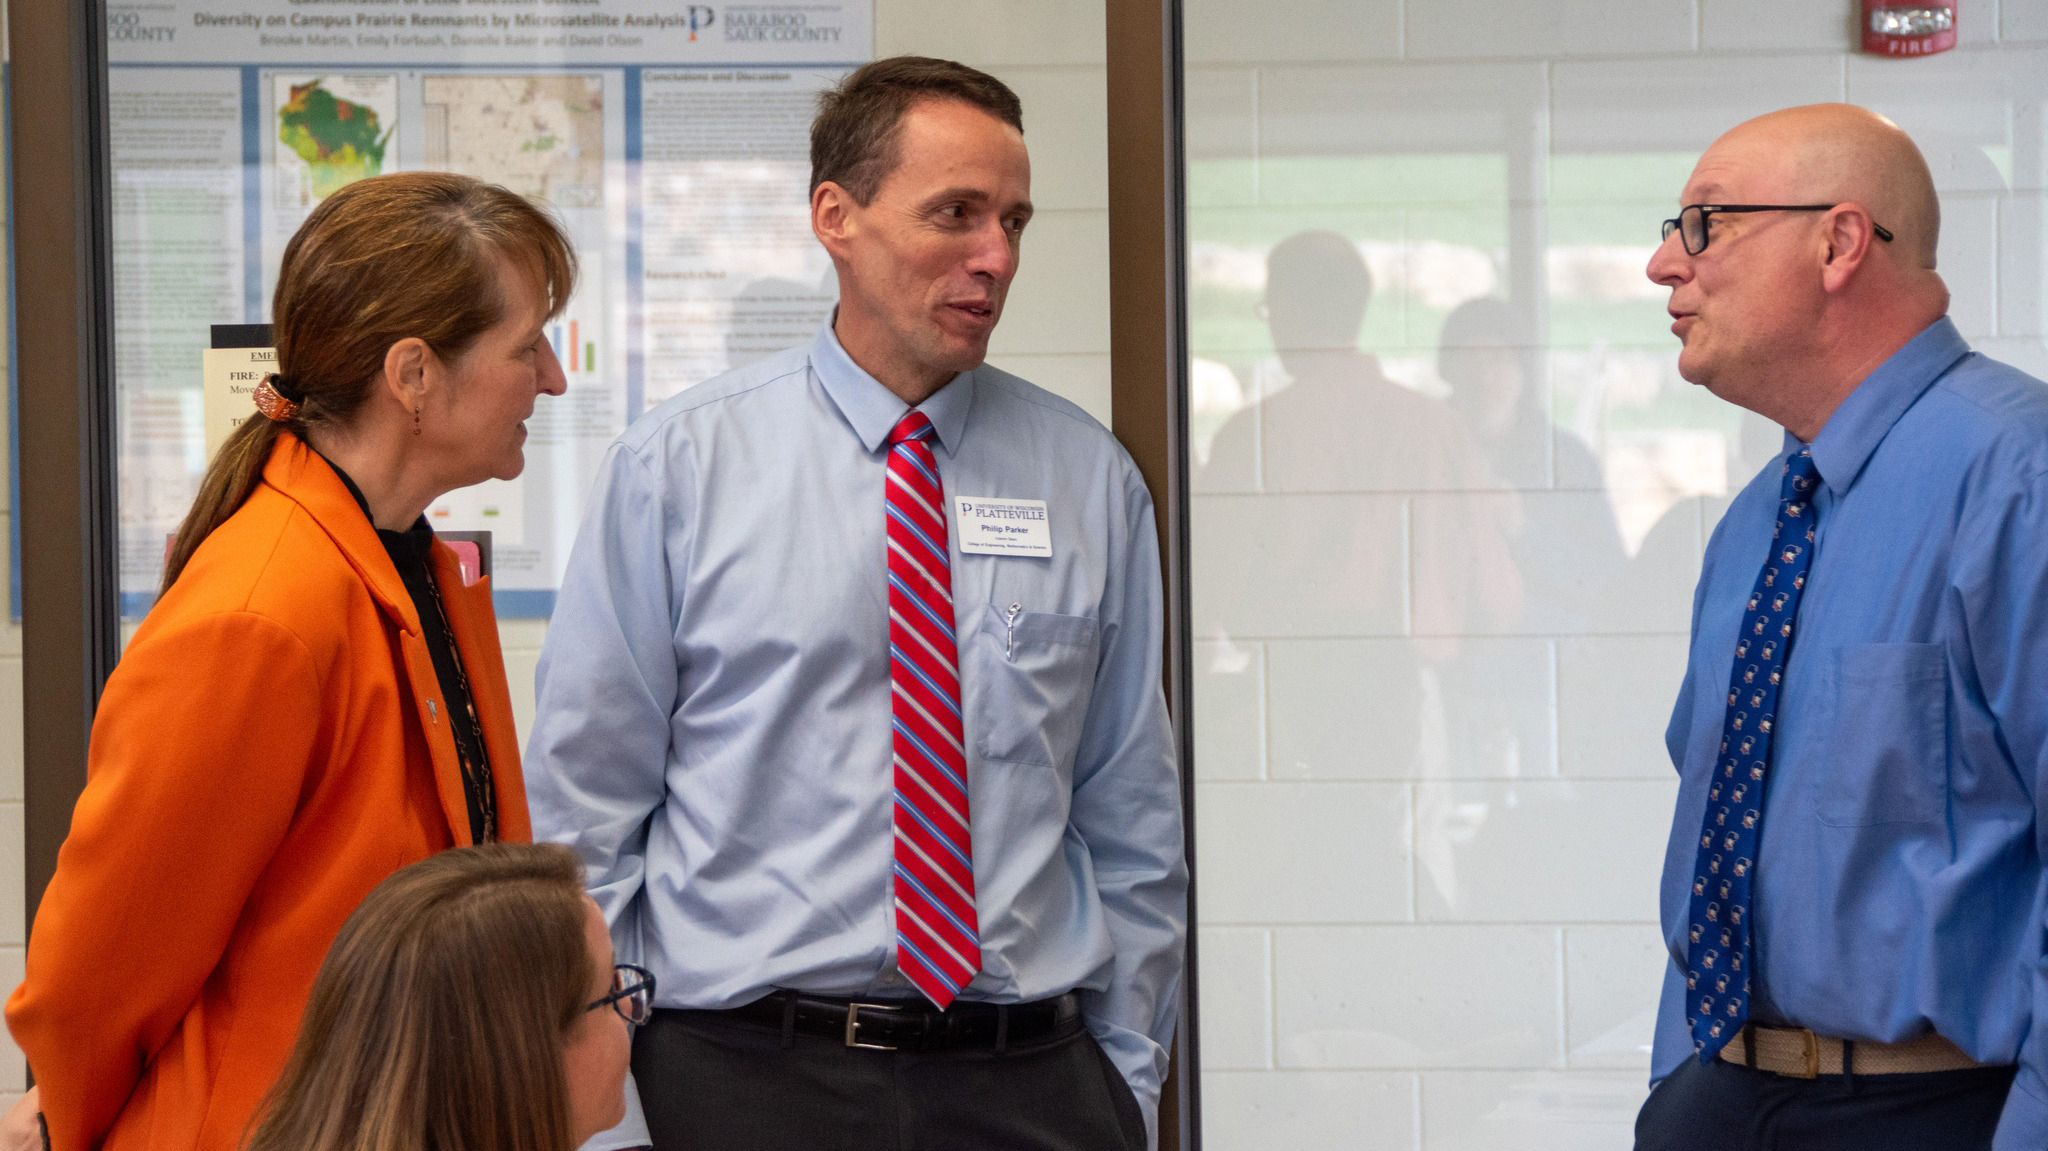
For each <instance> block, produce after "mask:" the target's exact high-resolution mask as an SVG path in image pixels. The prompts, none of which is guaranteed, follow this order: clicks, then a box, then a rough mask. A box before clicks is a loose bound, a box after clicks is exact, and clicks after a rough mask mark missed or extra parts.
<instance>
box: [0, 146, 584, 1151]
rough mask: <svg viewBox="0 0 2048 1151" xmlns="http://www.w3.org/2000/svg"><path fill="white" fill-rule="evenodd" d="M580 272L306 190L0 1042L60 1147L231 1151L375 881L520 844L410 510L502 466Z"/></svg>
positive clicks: (482, 196) (547, 371)
mask: <svg viewBox="0 0 2048 1151" xmlns="http://www.w3.org/2000/svg"><path fill="white" fill-rule="evenodd" d="M574 276H575V266H574V258H573V255H572V253H571V250H570V248H569V246H568V244H567V242H566V241H565V240H564V238H563V236H562V234H561V232H560V231H559V229H557V228H556V226H555V225H554V224H553V223H552V222H551V221H550V220H549V219H548V217H547V216H546V215H545V214H544V213H542V212H541V211H539V210H538V209H536V208H534V207H533V206H532V205H531V204H528V203H527V202H526V201H524V200H522V199H520V198H519V197H518V196H516V195H513V194H512V193H510V192H507V191H505V190H504V189H502V188H496V187H492V186H489V185H485V184H481V183H478V182H477V181H475V180H471V179H468V178H467V177H462V176H453V175H448V174H445V173H405V174H401V175H393V176H384V177H378V178H376V179H371V180H364V181H361V182H359V183H356V184H353V185H351V186H349V187H348V188H345V189H343V190H342V191H340V192H337V193H335V194H334V195H333V196H331V197H329V198H328V199H327V200H326V202H325V203H323V204H322V205H321V206H320V207H319V208H318V209H316V210H315V211H314V213H313V214H312V216H311V217H309V218H308V219H307V221H306V224H305V226H304V227H303V228H301V229H300V231H299V233H298V235H297V236H296V237H294V238H293V240H292V242H291V244H290V246H289V247H287V249H286V251H285V255H284V260H283V265H282V268H281V269H280V272H279V279H278V285H277V294H276V297H275V300H274V303H273V313H274V315H275V317H276V323H275V338H276V343H277V355H278V367H279V369H280V371H279V374H278V375H275V376H272V377H270V378H269V379H267V380H266V381H265V382H264V384H263V385H262V386H261V387H259V388H258V389H257V392H256V397H255V398H256V403H257V407H258V409H259V411H260V413H261V414H260V415H259V414H256V413H251V417H250V418H249V419H247V420H245V421H244V422H243V423H242V425H241V426H240V427H239V428H238V429H237V430H236V432H235V433H234V435H233V436H232V437H231V438H230V439H229V440H228V442H227V444H226V445H225V446H224V447H223V448H222V449H221V452H220V454H219V455H218V456H217V457H216V458H215V459H214V461H213V463H212V465H211V467H210V468H209V469H208V472H207V475H206V477H205V479H204V480H203V481H202V484H201V490H200V494H199V497H198V499H197V501H196V502H195V503H194V505H193V509H192V512H191V513H190V515H189V516H188V517H187V519H186V520H185V523H184V524H183V525H182V526H181V528H180V529H179V533H178V537H177V543H176V545H175V547H174V548H173V550H172V553H171V555H170V557H169V560H168V563H167V565H166V572H165V579H164V591H163V595H162V597H161V598H160V599H159V600H158V601H157V604H156V607H155V608H154V609H153V610H152V611H151V612H150V613H149V616H148V618H147V619H145V620H144V621H143V623H142V626H141V627H140V628H139V629H138V630H137V631H136V633H135V638H134V640H133V642H132V643H131V644H130V645H129V647H128V650H127V652H126V654H125V655H124V656H123V657H122V660H121V663H120V665H119V667H118V668H117V669H116V670H115V671H114V674H113V675H112V677H111V678H109V679H108V681H107V686H106V691H105V694H104V696H103V697H102V698H101V701H100V705H99V710H98V714H97V717H96V719H95V721H94V724H93V733H92V746H91V752H90V756H89V764H88V769H87V782H86V787H85V792H84V794H83V795H82V796H81V797H80V798H79V801H78V806H77V808H76V809H75V811H74V813H73V816H72V824H71V834H70V837H69V838H68V839H67V840H66V841H65V843H64V847H63V850H62V851H61V852H60V854H59V856H58V860H57V871H56V875H55V877H54V878H53V879H52V880H51V882H50V885H49V888H48V890H47V892H46V893H45V895H44V897H43V902H42V905H41V907H40V908H39V909H38V911H37V915H36V921H35V930H34V933H33V935H32V936H31V938H30V940H29V946H28V960H27V977H26V979H25V980H24V981H23V983H22V984H21V986H20V987H19V988H18V989H16V991H15V992H14V995H13V997H12V998H11V999H9V1001H8V1003H7V1024H8V1027H9V1029H10V1030H11V1031H12V1032H13V1034H14V1038H15V1040H16V1042H17V1043H19V1044H20V1046H21V1049H22V1051H23V1052H24V1053H25V1054H26V1055H27V1057H28V1064H29V1067H30V1069H31V1070H32V1071H33V1072H34V1074H35V1078H36V1084H37V1087H36V1090H35V1092H33V1093H31V1095H30V1096H29V1097H28V1098H26V1099H24V1100H23V1102H22V1104H21V1106H20V1107H17V1108H16V1110H15V1111H14V1112H12V1113H10V1115H9V1116H8V1120H9V1127H10V1131H11V1133H12V1134H13V1135H14V1138H15V1139H17V1140H20V1139H21V1138H22V1136H23V1134H24V1133H33V1132H35V1131H36V1123H37V1118H38V1117H37V1109H38V1108H40V1118H41V1120H42V1122H43V1125H44V1129H45V1131H46V1132H47V1134H46V1136H45V1138H46V1139H47V1144H48V1146H49V1147H51V1148H54V1149H55V1151H98V1149H100V1148H102V1147H104V1148H106V1149H107V1151H145V1149H147V1151H234V1149H235V1148H236V1147H237V1146H238V1145H239V1144H240V1143H241V1141H242V1139H243V1136H244V1134H245V1133H246V1131H247V1128H248V1127H249V1124H250V1120H251V1118H252V1116H253V1113H254V1112H255V1110H256V1108H257V1106H258V1104H259V1102H260V1101H261V1099H262V1097H263V1094H264V1092H265V1091H266V1090H268V1089H269V1087H270V1085H271V1083H272V1081H273V1080H274V1079H275V1078H276V1077H277V1074H278V1072H279V1070H280V1069H281V1068H282V1067H283V1065H284V1061H285V1057H286V1055H287V1054H288V1053H289V1052H290V1050H291V1046H292V1042H293V1039H294V1036H295V1035H296V1033H297V1031H298V1026H299V1017H300V1014H301V1013H302V1011H303V1010H304V1008H305V1004H306V999H307V995H308V994H309V992H310V989H311V986H312V982H313V976H314V973H315V972H316V971H317V970H318V968H319V966H320V961H321V957H322V956H323V955H324V954H325V953H326V951H327V948H328V945H329V944H330V943H332V942H333V940H334V937H335V935H336V933H337V932H338V931H339V930H340V927H341V924H342V921H343V920H344V919H346V918H347V917H348V915H349V913H350V912H351V911H353V910H354V909H355V907H356V905H357V904H358V903H359V902H361V900H362V898H363V896H364V895H366V894H367V893H368V892H369V891H370V889H371V888H373V887H375V886H376V885H377V884H378V883H379V882H380V881H382V880H383V879H384V878H385V877H386V876H388V875H390V874H391V873H392V872H394V871H396V870H397V869H399V868H400V867H403V866H405V865H406V864H408V863H412V862H414V861H416V860H419V859H423V858H425V857H427V856H429V855H432V854H434V853H435V852H437V851H440V850H442V849H444V848H447V847H451V846H456V845H463V844H469V843H474V842H482V841H488V840H493V839H503V840H523V839H527V838H529V831H528V826H527V818H526V800H525V795H524V792H523V790H522V788H521V782H520V770H519V760H518V747H517V743H516V739H515V736H514V734H513V727H512V711H511V701H510V697H509V695H508V692H507V689H506V684H505V673H504V667H503V663H502V660H501V657H500V653H499V649H498V640H497V629H496V621H495V619H494V617H493V615H492V611H491V601H490V588H489V586H488V584H487V583H484V582H470V581H466V580H465V579H464V578H463V576H462V574H461V572H460V569H459V566H458V564H457V561H456V557H455V555H454V553H453V552H452V551H451V550H450V549H449V548H448V547H447V546H446V545H445V544H440V543H437V542H435V541H434V540H433V535H432V532H431V530H430V529H428V528H427V526H426V522H425V520H424V518H423V516H422V513H424V511H425V510H426V508H427V506H428V504H429V503H431V502H432V501H433V500H434V499H435V498H437V497H439V496H440V495H442V494H443V493H445V492H448V491H451V490H453V489H455V488H458V487H462V486H465V485H468V484H474V483H477V482H479V481H482V480H484V479H487V478H491V477H499V478H510V477H512V476H515V475H517V474H518V473H519V471H520V469H521V467H522V466H523V457H522V445H523V444H524V441H525V438H526V431H525V426H524V423H523V421H524V420H525V419H526V417H527V416H528V415H530V414H531V413H532V410H533V406H534V403H535V401H536V399H537V397H538V396H540V395H541V394H543V393H546V394H551V395H558V394H560V393H561V391H562V389H563V378H562V371H561V367H560V365H559V364H558V363H557V362H556V360H555V357H554V354H553V352H552V351H551V350H550V348H549V346H548V344H547V343H546V341H545V339H544V338H543V336H542V334H541V329H542V325H543V324H544V322H545V321H546V320H548V319H549V318H551V317H552V316H554V315H555V314H556V313H557V312H559V310H560V308H561V305H562V303H563V301H564V300H565V299H566V298H567V296H568V294H569V291H570V288H571V286H572V284H573V281H574Z"/></svg>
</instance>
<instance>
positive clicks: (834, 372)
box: [811, 310, 974, 456]
mask: <svg viewBox="0 0 2048 1151" xmlns="http://www.w3.org/2000/svg"><path fill="white" fill-rule="evenodd" d="M838 315H839V313H838V312H837V310H834V312H833V313H832V315H830V316H828V317H826V319H825V326H824V327H822V328H820V329H819V330H818V338H817V339H815V340H813V341H811V370H812V371H814V372H816V373H818V379H819V381H820V382H822V383H823V384H824V385H825V394H826V395H828V396H830V397H832V402H833V403H834V404H836V405H837V406H838V408H839V414H840V415H843V416H845V417H846V422H847V423H849V424H852V425H853V430H854V434H855V435H858V436H859V437H860V442H861V443H862V444H864V445H865V446H866V447H867V449H868V451H870V452H878V451H880V450H882V443H883V441H885V440H887V439H888V438H889V432H890V430H891V429H893V428H894V427H895V426H896V424H897V422H898V421H899V420H901V419H902V418H903V414H904V413H905V412H908V411H909V410H910V405H909V404H906V403H904V402H903V400H902V398H901V397H899V396H897V395H896V393H894V392H892V391H890V390H889V389H888V388H886V387H883V386H882V382H881V381H880V380H877V379H875V377H873V376H871V375H869V374H867V372H866V371H864V370H863V369H862V368H861V366H860V365H859V364H856V363H854V362H853V357H852V356H849V355H847V354H846V349H845V348H843V347H840V346H839V337H838V336H837V335H835V334H834V333H833V331H832V322H833V321H834V320H836V319H837V318H838ZM973 406H974V373H973V372H961V373H960V374H959V375H957V376H954V377H953V378H952V379H951V380H950V381H948V382H947V383H946V385H945V386H944V387H942V388H940V389H939V390H938V391H936V392H934V393H932V394H931V395H930V396H929V397H927V398H926V399H925V402H923V403H921V404H919V405H917V410H918V411H920V412H923V413H924V415H925V418H926V419H928V420H930V421H931V422H932V430H933V431H934V432H935V433H936V438H937V440H938V441H939V447H940V448H941V449H943V450H944V451H945V453H946V454H947V455H948V456H950V455H953V454H954V453H956V452H958V451H959V450H960V437H961V435H962V434H963V433H964V432H965V431H966V430H967V412H968V409H970V408H972V407H973Z"/></svg>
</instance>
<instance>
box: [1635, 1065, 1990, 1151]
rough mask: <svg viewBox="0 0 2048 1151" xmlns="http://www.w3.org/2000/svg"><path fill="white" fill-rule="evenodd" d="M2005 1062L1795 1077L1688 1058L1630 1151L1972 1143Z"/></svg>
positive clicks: (1889, 1150) (1903, 1148) (1898, 1150)
mask: <svg viewBox="0 0 2048 1151" xmlns="http://www.w3.org/2000/svg"><path fill="white" fill-rule="evenodd" d="M2013 1074H2014V1069H2013V1068H2011V1067H1979V1068H1970V1069H1968V1070H1963V1071H1927V1072H1921V1073H1918V1074H1913V1075H1823V1076H1821V1077H1819V1078H1818V1079H1794V1078H1791V1077H1788V1076H1783V1075H1774V1074H1772V1073H1771V1072H1768V1071H1751V1070H1750V1069H1749V1068H1747V1067H1743V1066H1741V1065H1740V1064H1736V1063H1724V1062H1721V1061H1719V1060H1716V1061H1715V1062H1713V1063H1710V1064H1708V1065H1706V1066H1704V1067H1702V1066H1700V1061H1699V1060H1697V1059H1687V1060H1686V1061H1685V1062H1684V1063H1681V1064H1679V1066H1678V1070H1676V1071H1673V1072H1672V1073H1671V1074H1670V1075H1667V1076H1665V1077H1664V1080H1663V1081H1662V1082H1660V1083H1658V1084H1657V1086H1656V1087H1655V1088H1654V1089H1653V1090H1652V1091H1651V1092H1650V1098H1649V1099H1648V1100H1647V1101H1645V1102H1644V1103H1643V1109H1642V1111H1641V1112H1640V1113H1639V1114H1637V1116H1636V1151H1835V1149H1837V1148H1839V1149H1841V1151H1922V1149H1926V1151H1979V1149H1988V1148H1989V1147H1990V1146H1991V1133H1992V1132H1993V1131H1994V1130H1996V1129H1997V1127H1998V1113H1999V1111H2000V1110H2002V1109H2003V1108H2004V1107H2005V1096H2006V1092H2007V1091H2008V1090H2010V1089H2011V1087H2012V1078H2013Z"/></svg>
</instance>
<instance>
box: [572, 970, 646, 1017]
mask: <svg viewBox="0 0 2048 1151" xmlns="http://www.w3.org/2000/svg"><path fill="white" fill-rule="evenodd" d="M601 1007H609V1008H611V1009H612V1010H613V1011H616V1012H618V1013H619V1018H621V1019H624V1020H625V1021H626V1022H628V1023H631V1024H633V1025H634V1026H636V1027H637V1026H639V1025H640V1024H643V1023H645V1022H647V1020H648V1018H649V1017H650V1016H652V1015H653V1014H654V973H653V972H651V971H649V970H647V969H646V968H645V967H635V966H633V965H632V964H630V963H620V964H615V965H613V967H612V993H611V994H610V995H607V996H605V997H604V998H603V999H600V1000H598V1001H597V1002H595V1003H591V1004H587V1005H585V1007H584V1008H583V1010H585V1011H596V1010H598V1009H599V1008H601Z"/></svg>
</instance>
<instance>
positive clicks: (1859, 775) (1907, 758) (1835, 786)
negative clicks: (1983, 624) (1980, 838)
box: [1814, 643, 1948, 827]
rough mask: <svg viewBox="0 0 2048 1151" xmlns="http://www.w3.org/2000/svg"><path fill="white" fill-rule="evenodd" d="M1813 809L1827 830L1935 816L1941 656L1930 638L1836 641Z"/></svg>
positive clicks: (1943, 706) (1941, 767) (1944, 782)
mask: <svg viewBox="0 0 2048 1151" xmlns="http://www.w3.org/2000/svg"><path fill="white" fill-rule="evenodd" d="M1832 654H1833V656H1834V659H1833V661H1832V666H1831V667H1830V668H1829V669H1828V670H1829V672H1830V673H1831V676H1832V682H1831V683H1829V684H1828V685H1827V687H1828V689H1829V691H1830V692H1831V694H1832V695H1833V697H1834V698H1833V702H1834V716H1833V721H1832V723H1831V724H1829V725H1827V726H1826V727H1825V729H1824V730H1823V731H1821V732H1817V733H1815V734H1816V735H1817V736H1819V738H1820V740H1822V741H1824V742H1820V743H1817V744H1816V745H1814V746H1817V747H1818V748H1820V749H1821V750H1822V753H1823V756H1824V765H1823V767H1822V770H1821V775H1820V779H1819V794H1818V797H1817V801H1816V811H1815V814H1816V815H1818V816H1819V818H1820V821H1821V822H1822V823H1825V824H1829V825H1831V826H1834V827H1869V826H1872V825H1874V824H1880V823H1924V822H1927V821H1929V820H1934V819H1939V818H1940V817H1941V815H1942V811H1943V806H1944V803H1945V801H1946V798H1947V794H1948V661H1947V656H1946V654H1945V653H1944V651H1943V650H1942V646H1941V645H1940V644H1938V643H1864V644H1844V645H1843V646H1842V647H1840V648H1838V649H1836V651H1835V652H1833V653H1832Z"/></svg>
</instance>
